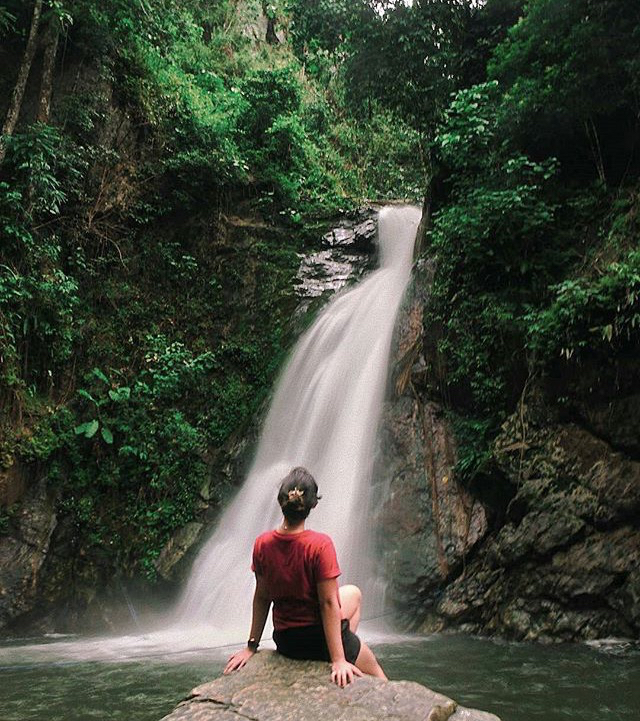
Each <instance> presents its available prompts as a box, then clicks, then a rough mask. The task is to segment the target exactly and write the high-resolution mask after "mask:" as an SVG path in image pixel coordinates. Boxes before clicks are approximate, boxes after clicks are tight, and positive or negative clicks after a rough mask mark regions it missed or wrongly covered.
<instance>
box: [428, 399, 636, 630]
mask: <svg viewBox="0 0 640 721" xmlns="http://www.w3.org/2000/svg"><path fill="white" fill-rule="evenodd" d="M550 407H551V404H550V403H549V401H548V399H547V398H546V397H545V396H544V394H543V393H542V392H541V391H540V389H537V390H535V389H534V390H532V391H531V392H530V393H529V395H528V396H527V397H526V398H525V397H523V399H522V402H521V403H520V407H519V409H518V411H517V413H515V414H514V415H513V416H512V417H511V418H509V419H508V421H507V422H506V423H505V424H504V426H503V428H502V432H501V434H500V435H499V437H498V438H497V441H496V444H495V458H496V461H497V463H498V466H499V468H500V469H501V471H502V473H503V474H504V476H505V477H506V479H508V481H509V482H510V483H511V484H512V486H513V488H514V490H515V494H514V496H513V499H512V500H511V503H510V505H509V511H508V513H507V517H506V519H505V522H504V524H503V525H502V526H501V527H500V528H498V529H496V531H495V532H494V533H493V534H492V535H491V537H490V538H488V539H487V542H486V543H485V544H484V545H483V547H482V548H481V549H480V552H479V553H478V554H477V555H476V556H475V557H474V559H473V560H472V562H471V563H470V564H469V566H468V567H467V569H466V573H465V574H461V576H460V577H459V578H457V579H455V580H454V581H453V583H451V584H449V586H448V587H447V589H446V590H445V592H444V594H443V595H442V597H441V598H440V600H439V603H438V606H437V613H438V615H439V616H440V617H443V618H444V619H446V621H447V622H448V623H449V624H452V625H456V626H462V627H463V628H465V629H466V630H469V631H474V632H483V633H486V632H490V633H498V634H500V635H502V636H508V637H511V638H516V639H523V640H539V641H557V640H566V641H575V640H593V639H597V638H603V637H612V636H616V637H627V638H637V637H638V636H640V583H639V579H640V574H639V573H638V568H639V567H640V530H639V529H638V526H637V521H636V519H637V517H638V512H640V463H639V462H638V461H636V460H633V459H632V458H629V457H628V456H627V455H625V454H624V453H622V452H620V451H618V450H616V448H614V447H613V446H612V445H610V443H608V442H607V441H606V440H603V439H602V438H599V437H597V436H596V435H594V434H593V433H592V432H591V431H589V430H587V429H586V428H584V427H581V426H580V425H578V424H576V423H569V422H563V420H562V419H560V418H558V417H557V416H555V415H554V414H553V412H551V411H550V410H549V409H550Z"/></svg>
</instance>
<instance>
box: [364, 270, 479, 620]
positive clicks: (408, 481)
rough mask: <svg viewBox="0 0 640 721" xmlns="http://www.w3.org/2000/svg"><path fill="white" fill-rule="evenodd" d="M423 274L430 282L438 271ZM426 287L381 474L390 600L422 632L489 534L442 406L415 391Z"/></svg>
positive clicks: (409, 324)
mask: <svg viewBox="0 0 640 721" xmlns="http://www.w3.org/2000/svg"><path fill="white" fill-rule="evenodd" d="M421 272H422V273H424V274H425V276H426V277H427V278H429V277H431V276H432V267H431V266H425V267H424V268H423V269H422V271H421ZM424 288H425V283H417V284H414V287H413V289H412V292H411V293H410V295H409V297H408V299H407V302H406V304H405V309H404V312H403V313H402V317H401V319H400V322H399V330H398V336H397V339H396V343H395V358H396V362H395V370H394V377H393V387H394V391H395V398H394V399H392V400H391V401H389V402H388V403H387V404H386V407H385V411H384V415H383V420H382V425H381V443H380V452H379V457H378V459H377V464H376V465H377V469H376V473H375V477H376V482H377V484H378V489H379V490H378V493H379V496H380V499H381V500H380V506H379V512H378V518H377V526H378V527H379V528H380V540H379V547H380V553H381V555H382V559H383V566H384V572H385V577H386V579H387V581H388V594H389V598H390V599H391V600H392V601H393V602H394V605H395V606H396V608H397V609H398V610H399V611H400V615H401V616H402V617H403V618H404V620H405V623H406V624H407V625H410V626H415V625H417V622H421V623H422V627H423V628H425V624H424V621H425V617H426V615H427V611H428V609H429V608H430V607H432V606H434V605H435V603H436V599H437V598H438V597H439V595H440V593H441V590H442V588H443V587H444V586H445V585H446V583H447V582H448V580H449V579H451V578H453V577H456V576H457V575H458V574H459V573H460V571H461V569H462V568H463V567H464V565H465V561H466V557H467V556H468V555H469V554H470V553H471V551H472V549H473V548H474V546H475V545H476V544H477V543H478V542H479V541H480V540H481V539H482V538H483V537H484V536H485V534H486V532H487V528H488V525H487V517H486V513H485V510H484V508H483V506H482V504H481V503H479V502H478V501H477V500H475V499H474V498H473V497H472V496H471V494H470V493H469V492H468V490H467V489H465V488H464V487H463V486H462V485H461V484H460V483H459V482H458V480H457V478H456V474H455V471H454V467H455V464H456V462H457V448H456V441H455V437H454V434H453V431H452V428H451V425H450V423H449V421H448V420H447V418H446V417H445V414H444V412H443V409H442V407H441V406H440V405H439V404H438V403H435V402H433V401H429V400H424V399H423V398H422V397H421V396H420V394H419V393H418V392H417V391H416V384H417V382H419V379H420V375H421V374H422V373H423V369H424V359H423V357H422V326H423V322H422V321H423V317H422V313H423V307H424V302H425V298H424V295H423V292H424ZM437 626H438V622H437V621H435V622H434V623H430V624H427V627H429V628H433V627H437Z"/></svg>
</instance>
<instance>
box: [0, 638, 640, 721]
mask: <svg viewBox="0 0 640 721" xmlns="http://www.w3.org/2000/svg"><path fill="white" fill-rule="evenodd" d="M45 642H46V640H45ZM42 643H43V639H38V640H37V643H36V640H35V639H34V640H33V641H32V642H31V643H25V641H24V640H23V641H22V642H20V643H17V642H14V643H13V644H12V645H7V644H5V645H4V646H2V647H0V721H88V720H89V719H104V721H107V720H108V721H158V720H159V719H160V718H161V717H162V716H164V715H165V714H167V713H169V712H170V711H171V710H172V709H173V708H174V706H175V705H176V704H177V703H178V702H179V701H180V700H181V699H182V698H183V697H184V696H185V695H186V694H187V693H188V692H189V691H190V689H191V688H193V687H194V686H196V685H198V684H200V683H202V682H204V681H207V680H211V679H212V678H214V677H215V676H216V675H218V674H219V673H220V671H221V669H222V666H223V663H224V659H225V658H226V657H227V656H228V655H229V653H230V649H228V648H223V649H209V650H207V649H199V650H189V649H180V650H178V651H171V650H166V649H165V650H164V651H162V652H148V653H146V655H145V654H144V653H142V654H140V653H138V654H136V655H137V656H143V657H138V658H136V659H135V660H128V661H126V660H118V659H117V657H115V656H112V658H111V659H110V660H105V659H102V660H82V659H80V658H78V657H77V654H76V655H75V656H71V655H70V654H68V653H67V654H64V653H59V654H56V652H55V649H57V648H59V647H60V643H59V641H57V642H50V643H48V648H49V650H50V651H51V653H49V654H43V653H42V651H41V650H42V648H43V646H42ZM96 643H97V644H99V643H100V642H99V641H97V642H96V641H94V642H93V644H94V646H93V648H94V649H95V644H96ZM372 645H373V647H374V648H375V650H376V653H377V654H378V656H379V658H380V660H381V662H382V664H383V666H384V668H385V670H386V671H387V673H388V675H389V677H390V678H392V679H407V680H412V681H417V682H419V683H422V684H424V685H426V686H429V687H430V688H432V689H435V690H437V691H440V692H442V693H444V694H446V695H448V696H451V697H452V698H455V699H456V700H457V701H459V702H460V703H461V704H463V705H465V706H472V707H475V708H481V709H484V710H487V711H491V712H493V713H495V714H497V715H498V716H500V717H501V719H502V721H535V719H544V721H563V720H566V719H574V720H575V721H602V720H603V719H607V720H610V721H638V719H640V652H639V651H638V650H637V648H634V647H620V646H613V647H608V648H607V649H606V650H603V649H595V648H591V647H588V646H584V645H575V646H574V645H568V646H553V647H543V646H536V645H530V644H515V643H506V642H496V641H491V640H487V639H478V638H471V637H467V636H458V635H455V636H450V635H433V636H428V637H420V638H400V637H396V638H394V639H392V640H389V641H388V642H385V643H375V642H374V643H372ZM76 647H77V644H76ZM30 649H33V652H30ZM93 655H94V656H95V653H94V654H93Z"/></svg>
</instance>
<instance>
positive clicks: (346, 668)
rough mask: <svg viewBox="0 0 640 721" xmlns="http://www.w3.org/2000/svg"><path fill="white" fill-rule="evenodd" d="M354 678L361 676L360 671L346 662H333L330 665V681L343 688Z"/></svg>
mask: <svg viewBox="0 0 640 721" xmlns="http://www.w3.org/2000/svg"><path fill="white" fill-rule="evenodd" d="M354 676H362V671H361V670H360V669H359V668H358V667H357V666H354V665H353V664H352V663H349V662H348V661H334V662H333V663H332V664H331V680H332V681H333V683H335V684H337V685H338V686H340V688H344V687H345V686H346V685H347V684H350V683H351V682H352V681H353V678H354Z"/></svg>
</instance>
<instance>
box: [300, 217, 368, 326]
mask: <svg viewBox="0 0 640 721" xmlns="http://www.w3.org/2000/svg"><path fill="white" fill-rule="evenodd" d="M377 212H378V209H376V208H373V207H370V208H362V209H360V210H358V211H355V212H354V213H352V214H351V215H350V216H347V217H345V218H343V219H342V220H341V221H340V222H339V223H338V224H337V225H336V226H335V227H333V228H331V229H330V230H328V231H327V232H326V233H324V235H323V236H322V240H321V244H320V245H321V247H320V249H319V250H318V249H313V250H312V251H311V252H309V253H306V254H304V255H303V256H302V258H301V261H300V268H299V269H298V275H297V287H296V292H297V294H298V298H299V305H298V308H297V310H296V316H297V317H300V316H302V315H304V314H306V313H307V311H309V310H310V309H312V310H313V309H315V308H316V307H318V306H319V305H320V303H324V302H326V300H327V299H328V297H329V296H331V295H332V294H333V293H335V292H336V291H338V290H340V289H341V288H343V287H344V286H345V285H346V284H347V283H349V282H351V281H352V280H355V279H357V278H359V277H360V276H362V275H363V273H365V272H367V271H369V270H371V268H372V266H373V259H374V256H375V252H374V251H375V247H376V246H375V238H376V235H377V232H378V222H377Z"/></svg>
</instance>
